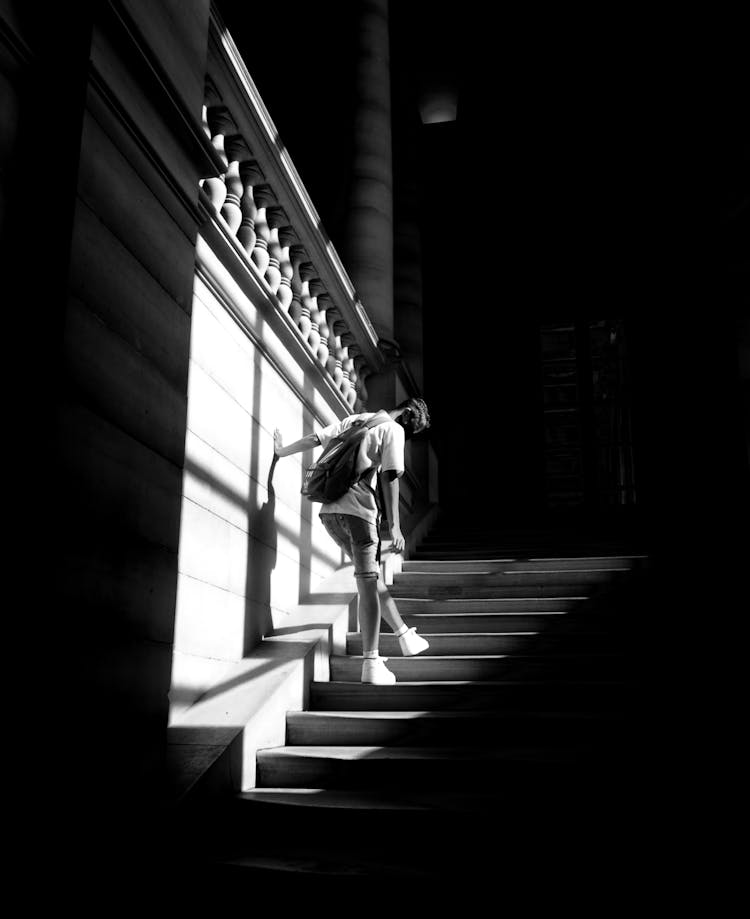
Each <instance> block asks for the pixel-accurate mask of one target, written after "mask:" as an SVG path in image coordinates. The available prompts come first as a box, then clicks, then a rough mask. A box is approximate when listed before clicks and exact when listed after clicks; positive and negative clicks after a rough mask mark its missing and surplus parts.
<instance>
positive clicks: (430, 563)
mask: <svg viewBox="0 0 750 919" xmlns="http://www.w3.org/2000/svg"><path fill="white" fill-rule="evenodd" d="M647 560H648V556H646V555H620V556H600V557H589V558H538V559H526V560H522V561H520V560H518V559H514V558H508V559H479V558H477V559H465V560H461V559H456V560H453V561H451V560H450V559H443V560H439V559H421V560H420V559H407V560H406V561H404V571H405V572H407V573H409V574H411V573H413V572H424V573H432V572H448V571H455V572H461V573H470V572H478V573H480V574H488V573H491V572H502V571H548V570H549V569H553V570H555V571H579V570H581V569H583V570H585V571H593V570H597V569H602V568H604V569H609V568H619V569H627V570H634V569H636V568H639V567H641V566H642V565H644V564H645V563H646V562H647Z"/></svg>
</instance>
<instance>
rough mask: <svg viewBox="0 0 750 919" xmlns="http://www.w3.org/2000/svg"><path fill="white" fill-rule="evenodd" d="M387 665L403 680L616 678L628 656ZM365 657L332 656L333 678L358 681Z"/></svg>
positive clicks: (501, 657)
mask: <svg viewBox="0 0 750 919" xmlns="http://www.w3.org/2000/svg"><path fill="white" fill-rule="evenodd" d="M387 667H388V669H389V670H390V671H391V672H392V673H395V674H396V679H397V680H398V681H399V682H400V683H404V682H406V683H424V682H427V681H429V680H435V681H437V682H448V681H460V682H466V681H478V680H502V679H520V680H523V679H532V680H538V679H545V678H549V679H565V678H567V679H616V678H619V677H621V676H623V675H624V674H625V673H627V659H626V658H624V657H623V656H622V655H620V654H562V653H559V654H554V655H550V654H548V655H518V654H496V655H479V656H468V655H467V656H462V657H458V656H452V657H427V656H425V655H424V654H420V655H419V656H418V657H391V658H389V659H388V663H387ZM361 675H362V658H361V657H348V656H346V657H345V656H339V655H334V656H332V657H331V680H334V681H337V682H347V683H357V682H359V681H360V678H361Z"/></svg>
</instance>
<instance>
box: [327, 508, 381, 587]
mask: <svg viewBox="0 0 750 919" xmlns="http://www.w3.org/2000/svg"><path fill="white" fill-rule="evenodd" d="M320 519H321V520H322V521H323V526H324V527H325V528H326V530H327V531H328V534H329V536H330V537H331V539H333V541H334V542H335V543H336V544H337V545H338V546H340V547H341V548H342V549H343V550H344V552H346V554H347V555H348V556H349V558H350V559H351V560H352V561H353V562H354V576H355V577H356V578H377V577H378V575H379V574H380V564H379V557H378V556H379V552H378V548H379V545H380V540H379V539H378V531H377V528H376V526H375V524H374V523H372V522H370V521H369V520H365V519H363V518H362V517H355V516H354V515H353V514H321V515H320Z"/></svg>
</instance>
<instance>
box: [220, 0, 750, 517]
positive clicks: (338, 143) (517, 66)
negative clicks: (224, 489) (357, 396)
mask: <svg viewBox="0 0 750 919" xmlns="http://www.w3.org/2000/svg"><path fill="white" fill-rule="evenodd" d="M219 7H220V9H221V10H222V12H223V15H224V16H225V19H226V21H227V25H228V27H229V29H230V31H231V33H232V35H233V37H234V39H235V41H236V42H237V44H238V46H239V48H240V51H241V53H242V54H243V57H244V58H245V61H246V63H247V65H248V68H249V70H250V73H251V75H252V77H253V79H254V80H255V82H256V84H257V86H258V88H259V90H260V92H261V95H262V97H263V99H264V101H265V102H266V104H267V106H268V109H269V111H270V113H271V116H272V118H273V119H274V121H275V123H276V125H277V128H278V130H279V133H280V136H281V139H282V141H283V142H284V144H285V145H286V146H287V147H288V149H289V152H290V154H291V156H292V159H293V161H294V163H295V164H296V166H297V168H298V170H299V172H300V174H301V176H302V179H303V181H304V182H305V184H306V186H307V188H308V190H309V192H310V194H311V197H312V199H313V201H314V203H315V205H316V207H317V208H318V210H319V212H320V214H321V217H322V220H323V224H324V226H325V228H326V229H327V231H328V233H329V234H330V236H331V238H332V239H333V242H334V244H335V245H336V247H337V249H338V250H339V251H340V252H342V254H344V255H345V252H346V238H345V234H344V215H345V213H346V200H347V191H348V189H347V181H348V176H349V162H350V157H351V146H350V138H351V131H350V123H351V117H352V113H353V110H354V108H353V107H354V102H355V100H354V98H353V90H352V85H353V80H352V79H351V77H350V75H351V74H352V73H353V68H354V63H355V61H354V56H353V55H354V51H353V42H352V40H351V36H353V35H354V34H355V33H354V27H355V17H356V11H357V4H355V3H343V2H338V3H337V2H327V3H317V4H309V3H308V4H305V3H298V2H292V3H291V4H286V5H285V8H284V9H285V21H284V28H283V30H281V29H279V28H278V25H279V23H278V16H277V10H276V9H275V8H273V9H272V8H270V7H267V8H257V7H252V8H250V7H248V5H247V4H244V3H237V2H234V0H224V2H221V3H220V4H219ZM488 9H489V8H488V7H486V5H484V4H480V3H477V2H473V0H470V2H467V3H462V4H460V7H456V6H455V5H448V4H446V3H426V2H409V3H392V4H391V54H392V98H393V111H394V140H393V143H394V196H395V202H396V204H395V207H396V216H397V217H398V208H399V201H400V200H401V197H400V195H401V190H402V189H403V188H404V184H405V183H406V182H408V180H409V179H413V178H414V177H416V180H417V183H418V187H419V208H420V220H421V227H422V257H423V284H424V321H425V355H424V356H425V385H424V394H425V397H426V399H427V401H428V403H429V405H430V408H431V412H432V417H433V421H434V424H433V429H432V431H431V435H430V436H431V440H432V442H433V444H434V445H435V447H436V449H437V451H438V454H439V457H440V468H441V503H442V504H443V505H444V506H445V507H446V509H447V510H448V511H449V512H451V513H454V514H457V515H466V514H468V515H469V516H470V517H471V516H472V515H474V514H475V513H476V509H477V495H480V496H481V500H480V504H481V508H482V510H483V512H485V511H486V512H488V513H490V514H492V515H494V516H495V519H498V520H505V521H511V520H512V521H523V520H525V519H532V518H534V517H535V516H537V515H539V514H543V513H544V509H545V497H544V483H543V456H542V438H543V431H542V413H541V391H540V376H539V364H538V360H539V326H540V323H542V322H543V321H545V320H547V319H553V318H556V317H560V316H565V317H572V318H578V319H582V318H586V317H592V318H593V317H602V318H622V319H625V324H626V332H627V339H628V349H629V352H630V370H631V379H632V384H633V399H634V404H633V408H634V438H635V448H636V477H637V485H638V502H639V508H638V512H639V514H640V516H641V517H649V518H653V520H655V522H656V523H657V524H663V525H664V526H669V527H673V526H676V527H677V529H678V530H679V523H678V521H683V522H687V523H689V525H690V529H691V531H694V528H695V525H696V522H697V521H698V520H699V518H700V519H701V520H704V519H707V518H709V517H710V518H713V517H714V516H715V515H716V513H717V510H718V509H722V510H723V512H725V514H726V515H728V519H729V518H731V516H732V510H731V509H732V508H736V507H737V506H738V502H739V503H740V505H741V503H742V501H743V500H746V498H747V451H746V447H745V446H744V444H743V439H744V438H743V423H742V418H743V413H744V411H745V407H744V405H743V402H742V398H743V395H742V392H741V388H740V378H739V360H738V346H739V342H740V340H741V338H742V337H743V336H744V338H745V341H746V340H747V318H746V315H747V306H748V302H750V299H749V296H748V295H749V294H750V284H749V283H748V257H747V252H748V249H747V243H748V234H747V230H748V199H749V198H750V178H749V176H750V171H749V170H748V165H749V164H748V159H749V157H748V149H749V148H748V128H747V116H746V112H747V111H748V105H747V102H748V100H747V98H746V96H747V93H746V87H747V85H748V79H747V78H748V67H747V55H746V53H745V51H744V50H743V49H742V47H741V44H740V42H739V40H738V39H739V35H740V34H741V30H739V24H738V23H733V22H731V21H729V20H727V19H724V20H723V21H721V22H719V21H716V22H714V21H712V20H711V19H710V18H708V17H706V16H705V15H703V16H702V18H701V19H697V18H696V19H695V20H691V19H690V18H689V17H687V16H686V15H685V14H684V13H683V14H681V15H680V16H679V17H669V16H667V15H666V14H665V15H664V17H663V18H662V19H659V18H658V17H657V16H656V15H654V14H653V13H652V12H648V13H647V12H645V11H644V12H639V11H637V10H634V11H631V12H630V13H629V14H628V15H627V16H626V15H625V14H620V13H615V12H612V13H609V14H607V15H604V14H597V15H592V14H583V13H580V14H573V13H571V12H570V11H569V10H565V11H557V12H554V11H552V12H551V11H549V10H547V11H545V12H544V14H543V15H542V14H541V13H540V12H538V11H536V12H527V13H521V12H519V11H517V10H513V11H511V12H508V11H505V10H501V11H499V12H498V11H494V12H493V14H492V16H491V17H490V13H489V12H488ZM439 86H449V87H451V88H454V89H455V90H457V92H458V99H459V101H458V118H457V120H456V121H455V122H453V123H442V124H430V125H421V123H420V122H419V118H418V107H417V102H418V97H419V93H420V92H421V91H423V90H425V89H430V88H435V87H439ZM397 258H398V254H397ZM715 522H716V521H714V523H715ZM727 525H730V526H731V525H732V523H731V521H730V522H729V524H727V523H726V522H725V523H722V526H724V527H725V528H726V526H727ZM648 526H650V520H649V524H648ZM648 526H647V527H646V529H648Z"/></svg>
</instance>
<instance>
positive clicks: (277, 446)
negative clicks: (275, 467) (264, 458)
mask: <svg viewBox="0 0 750 919" xmlns="http://www.w3.org/2000/svg"><path fill="white" fill-rule="evenodd" d="M283 447H284V438H283V437H282V436H281V431H280V430H279V429H278V428H276V430H275V431H274V432H273V452H274V455H275V456H281V450H282V449H283Z"/></svg>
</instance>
